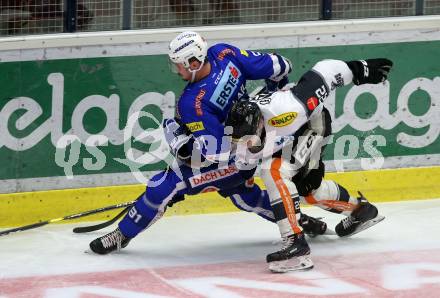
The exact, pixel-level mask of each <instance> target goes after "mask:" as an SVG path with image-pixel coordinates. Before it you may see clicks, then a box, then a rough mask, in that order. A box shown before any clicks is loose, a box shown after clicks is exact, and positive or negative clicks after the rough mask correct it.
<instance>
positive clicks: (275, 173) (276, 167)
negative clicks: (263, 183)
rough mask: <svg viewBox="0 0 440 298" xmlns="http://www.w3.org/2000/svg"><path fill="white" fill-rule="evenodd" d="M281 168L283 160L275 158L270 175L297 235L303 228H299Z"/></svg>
mask: <svg viewBox="0 0 440 298" xmlns="http://www.w3.org/2000/svg"><path fill="white" fill-rule="evenodd" d="M280 168H281V158H274V159H273V161H272V164H271V166H270V174H271V176H272V179H273V181H274V182H275V185H276V187H277V188H278V191H279V193H280V195H281V200H282V201H283V205H284V210H285V211H286V215H287V219H288V220H289V223H290V226H291V227H292V230H293V232H294V233H295V234H299V233H301V228H300V227H299V226H298V222H297V221H296V214H295V208H294V206H293V200H292V196H291V194H290V192H289V189H288V187H287V185H286V184H285V183H284V181H283V179H282V178H281V174H280Z"/></svg>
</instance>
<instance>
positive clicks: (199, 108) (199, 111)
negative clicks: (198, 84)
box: [194, 89, 206, 116]
mask: <svg viewBox="0 0 440 298" xmlns="http://www.w3.org/2000/svg"><path fill="white" fill-rule="evenodd" d="M205 94H206V91H205V89H201V90H200V92H199V94H197V96H196V101H195V103H194V107H195V109H196V114H197V116H202V115H203V111H202V99H203V97H204V96H205Z"/></svg>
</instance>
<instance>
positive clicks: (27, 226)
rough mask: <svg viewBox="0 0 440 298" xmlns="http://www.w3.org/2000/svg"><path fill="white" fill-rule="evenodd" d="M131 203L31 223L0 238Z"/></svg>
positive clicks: (4, 232)
mask: <svg viewBox="0 0 440 298" xmlns="http://www.w3.org/2000/svg"><path fill="white" fill-rule="evenodd" d="M133 203H134V201H131V202H125V203H121V204H116V205H111V206H106V207H102V208H98V209H93V210H88V211H84V212H81V213H76V214H71V215H67V216H64V217H59V218H54V219H50V220H46V221H41V222H37V223H33V224H30V225H25V226H22V227H18V228H13V229H8V230H3V231H0V236H5V235H8V234H11V233H16V232H22V231H27V230H31V229H35V228H39V227H42V226H45V225H48V224H51V223H54V222H58V221H62V220H70V219H76V218H80V217H84V216H89V215H92V214H96V213H100V212H105V211H109V210H113V209H119V208H125V207H127V206H131V205H133Z"/></svg>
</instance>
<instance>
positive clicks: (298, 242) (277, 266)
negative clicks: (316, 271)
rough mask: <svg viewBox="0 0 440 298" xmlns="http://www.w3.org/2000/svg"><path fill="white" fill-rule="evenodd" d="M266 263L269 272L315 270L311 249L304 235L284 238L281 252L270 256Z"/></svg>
mask: <svg viewBox="0 0 440 298" xmlns="http://www.w3.org/2000/svg"><path fill="white" fill-rule="evenodd" d="M266 262H267V263H268V264H269V270H270V271H272V272H276V273H284V272H288V271H297V270H306V269H312V268H313V262H312V260H311V259H310V248H309V245H308V244H307V241H306V239H305V237H304V234H303V233H301V234H297V235H292V236H289V237H286V238H284V239H283V247H282V248H281V250H279V251H277V252H274V253H271V254H268V255H267V257H266Z"/></svg>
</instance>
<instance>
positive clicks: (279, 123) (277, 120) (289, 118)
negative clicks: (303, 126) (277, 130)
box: [267, 112, 298, 127]
mask: <svg viewBox="0 0 440 298" xmlns="http://www.w3.org/2000/svg"><path fill="white" fill-rule="evenodd" d="M297 115H298V113H296V112H288V113H284V114H281V115H279V116H276V117H273V118H270V119H269V120H268V121H267V122H268V124H269V125H270V126H273V127H283V126H287V125H290V124H292V122H293V121H295V119H296V116H297Z"/></svg>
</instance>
